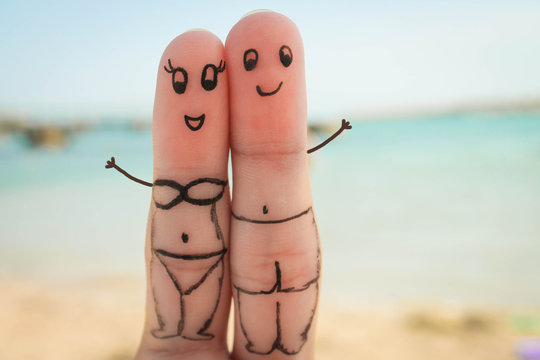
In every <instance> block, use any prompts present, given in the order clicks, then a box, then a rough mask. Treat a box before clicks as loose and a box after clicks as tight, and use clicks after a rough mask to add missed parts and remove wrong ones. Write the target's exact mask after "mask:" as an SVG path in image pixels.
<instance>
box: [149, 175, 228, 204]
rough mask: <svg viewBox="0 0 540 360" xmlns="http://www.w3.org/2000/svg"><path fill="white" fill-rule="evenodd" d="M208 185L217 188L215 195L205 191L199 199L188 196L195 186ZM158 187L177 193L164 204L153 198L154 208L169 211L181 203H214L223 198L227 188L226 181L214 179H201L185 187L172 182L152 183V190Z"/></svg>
mask: <svg viewBox="0 0 540 360" xmlns="http://www.w3.org/2000/svg"><path fill="white" fill-rule="evenodd" d="M208 184H211V185H215V186H217V187H218V189H217V190H218V192H217V193H216V192H214V191H212V192H211V194H208V191H206V192H205V195H202V196H201V197H197V196H195V195H194V197H191V196H190V195H189V192H190V190H194V189H196V188H197V186H199V187H201V186H203V185H206V186H208ZM160 186H167V187H170V188H172V189H174V190H176V191H178V196H176V197H175V198H173V199H172V200H171V201H169V202H168V203H166V204H163V203H160V202H158V201H157V200H156V199H155V197H153V199H154V203H155V204H156V207H157V208H158V209H163V210H169V209H171V208H172V207H174V206H176V205H178V204H180V203H181V202H182V201H185V202H187V203H189V204H192V205H198V206H205V205H211V204H214V203H216V202H217V201H218V200H219V199H221V198H222V197H223V193H224V192H225V186H227V180H225V181H224V180H219V179H214V178H201V179H197V180H193V181H191V182H190V183H188V184H187V185H185V186H184V185H180V184H179V183H177V182H176V181H174V180H165V179H158V180H156V181H154V190H156V189H157V188H158V187H160Z"/></svg>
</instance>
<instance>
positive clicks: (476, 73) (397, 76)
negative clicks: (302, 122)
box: [0, 0, 540, 121]
mask: <svg viewBox="0 0 540 360" xmlns="http://www.w3.org/2000/svg"><path fill="white" fill-rule="evenodd" d="M260 8H263V9H271V10H275V11H278V12H281V13H283V14H285V15H287V16H288V17H290V18H291V19H292V20H293V21H294V22H295V23H296V24H297V25H298V28H299V29H300V32H301V33H302V36H303V39H304V44H305V53H306V81H307V87H308V88H307V89H308V114H309V116H310V117H311V118H328V119H334V118H342V117H354V116H356V115H358V114H364V113H377V112H385V111H390V112H391V111H396V110H400V109H411V108H433V107H441V106H442V107H446V106H452V105H456V104H458V105H459V104H464V103H466V104H469V103H474V102H477V101H481V102H492V101H515V100H520V99H531V98H540V1H536V0H507V1H502V0H489V1H488V0H476V1H473V0H452V1H448V0H431V1H427V0H423V1H421V0H396V1H390V0H380V1H332V2H330V1H325V2H317V1H314V0H312V1H271V2H270V1H257V0H252V1H229V2H224V1H129V2H123V1H84V2H83V1H55V0H50V1H6V0H2V1H0V49H1V50H0V114H11V115H14V116H20V117H23V118H26V119H32V120H37V121H45V120H51V119H57V120H68V121H69V120H79V119H103V118H134V119H148V120H149V119H150V118H151V113H152V104H153V98H154V88H155V79H156V73H157V70H158V65H159V64H158V63H159V59H160V56H161V53H162V51H163V50H164V49H165V47H166V46H167V44H168V42H169V41H170V40H172V39H173V38H174V37H175V36H177V35H178V34H180V33H182V32H184V31H186V30H188V29H191V28H206V29H208V30H210V31H212V32H214V33H215V34H216V35H218V37H220V38H221V39H222V41H225V39H226V37H227V33H228V31H229V29H230V28H231V27H232V26H233V25H234V24H235V23H236V22H237V21H238V20H239V19H240V17H241V16H242V15H244V14H245V13H246V12H248V11H251V10H254V9H260Z"/></svg>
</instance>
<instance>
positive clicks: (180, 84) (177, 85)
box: [163, 59, 188, 94]
mask: <svg viewBox="0 0 540 360" xmlns="http://www.w3.org/2000/svg"><path fill="white" fill-rule="evenodd" d="M168 63H169V68H167V66H164V67H163V68H164V69H165V71H166V72H168V73H170V74H172V86H173V89H174V91H175V92H176V93H177V94H183V93H184V92H185V91H186V86H187V82H188V76H187V72H186V70H184V69H183V68H181V67H173V66H172V64H171V59H168Z"/></svg>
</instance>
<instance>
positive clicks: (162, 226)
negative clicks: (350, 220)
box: [141, 31, 230, 351]
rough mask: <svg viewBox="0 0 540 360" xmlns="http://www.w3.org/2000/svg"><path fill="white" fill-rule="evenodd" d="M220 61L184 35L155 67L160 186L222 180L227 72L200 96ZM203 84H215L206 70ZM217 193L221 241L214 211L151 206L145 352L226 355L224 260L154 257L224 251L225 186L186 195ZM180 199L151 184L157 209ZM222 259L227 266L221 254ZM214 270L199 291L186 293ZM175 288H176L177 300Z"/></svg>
mask: <svg viewBox="0 0 540 360" xmlns="http://www.w3.org/2000/svg"><path fill="white" fill-rule="evenodd" d="M169 60H170V64H171V65H172V67H173V69H174V68H177V67H182V68H183V69H184V70H185V71H186V72H187V75H188V76H187V79H188V81H187V86H186V87H185V91H184V92H183V93H182V94H178V93H177V92H176V91H175V89H174V87H173V81H172V79H173V78H172V74H171V68H170V65H169ZM224 60H225V54H224V48H223V44H222V43H221V41H220V40H219V39H218V38H217V37H216V36H215V35H212V34H211V33H209V32H206V31H191V32H187V33H184V34H182V35H180V36H178V37H177V38H176V39H174V40H173V41H172V42H171V43H170V44H169V46H168V47H167V49H166V50H165V52H164V54H163V56H162V58H161V60H160V64H159V68H158V77H157V85H156V98H155V103H154V115H153V123H152V135H153V140H154V141H153V144H154V183H155V182H156V180H158V179H167V180H173V181H175V182H177V183H179V184H181V185H183V186H185V185H186V184H188V183H189V182H191V181H193V180H195V179H199V178H216V179H220V180H227V157H228V148H229V143H228V137H227V136H226V134H227V133H228V127H229V124H228V83H227V76H226V71H224V72H219V73H218V74H217V86H216V87H215V88H214V89H213V90H211V91H208V90H205V89H204V88H203V86H202V84H201V77H202V73H203V68H204V67H205V65H207V64H213V65H215V66H216V67H219V64H220V61H224ZM206 79H213V73H212V71H211V70H210V69H209V70H208V71H207V76H206ZM177 80H178V81H183V80H185V77H184V76H183V75H180V74H178V77H177ZM202 114H204V116H205V119H204V123H202V126H200V125H201V123H198V122H197V121H194V122H190V123H189V125H191V127H192V128H195V129H196V130H193V129H192V128H190V126H188V125H187V124H186V121H185V115H187V116H190V117H193V118H197V117H199V116H200V115H202ZM198 127H200V128H198ZM197 128H198V129H197ZM224 134H225V135H224ZM222 191H224V194H223V197H222V198H221V199H220V200H218V201H217V202H216V203H215V207H216V214H215V215H216V217H217V219H219V225H220V226H221V233H222V234H224V238H219V235H218V231H217V230H216V220H215V218H212V212H211V211H212V206H213V205H204V206H200V205H194V204H191V203H188V202H187V201H182V202H180V203H179V204H177V205H176V206H174V207H172V208H171V209H168V210H165V209H161V208H158V207H157V206H156V204H155V203H154V202H152V205H151V207H150V216H149V219H150V224H149V233H148V235H147V236H148V239H149V240H147V249H146V255H147V261H148V269H149V291H148V298H149V301H148V305H147V306H148V308H147V314H148V316H149V318H148V319H147V324H146V330H145V334H146V335H145V336H144V337H143V343H142V344H141V349H143V350H145V351H146V350H148V349H152V348H159V347H160V346H162V345H161V344H160V343H159V342H160V341H168V340H163V339H168V338H174V339H176V344H179V346H182V347H183V348H184V349H188V350H189V349H190V348H193V349H196V348H197V346H200V345H197V344H200V343H201V342H202V343H205V344H206V345H204V346H205V348H206V349H214V348H215V349H217V350H219V351H222V350H221V349H223V348H225V329H226V319H227V316H228V306H229V305H228V304H229V301H228V299H229V297H230V290H229V285H228V281H229V280H228V275H227V274H226V271H225V270H226V267H225V265H224V263H223V261H221V259H223V256H222V255H221V256H220V255H216V256H214V257H212V258H211V259H208V258H204V259H200V260H199V259H197V260H185V259H178V258H174V257H171V256H164V255H163V253H160V252H158V251H164V252H167V253H170V254H173V255H176V256H186V255H187V256H192V255H203V256H204V255H208V254H211V253H216V252H219V251H221V250H223V249H224V248H228V232H229V231H228V223H229V216H230V207H229V195H228V187H225V188H224V187H223V186H222V185H216V184H210V183H203V184H199V185H196V186H194V187H192V188H191V189H190V190H189V192H188V194H189V196H190V197H191V198H194V199H204V198H212V197H214V196H215V195H216V194H218V193H220V192H222ZM178 194H179V191H178V190H175V189H173V188H171V187H168V186H157V184H156V185H154V188H153V194H152V195H153V200H154V201H156V202H157V203H160V204H167V203H168V202H170V201H171V200H173V199H174V198H175V197H176V196H177V195H178ZM225 260H228V256H227V255H226V256H225ZM215 264H217V265H216V266H214V267H213V270H212V271H211V272H210V273H208V274H207V277H205V278H204V279H205V280H204V281H203V282H202V283H200V285H198V286H197V287H196V288H195V289H194V290H192V291H187V289H189V288H190V287H192V286H193V285H194V284H197V283H198V282H199V281H200V280H201V278H202V277H203V276H204V275H205V274H206V273H207V272H208V269H209V268H211V267H212V266H213V265H215ZM171 276H172V277H174V278H175V280H176V281H173V280H172V278H171ZM176 286H179V287H180V288H181V291H182V294H181V293H180V292H179V290H178V289H177V288H176ZM216 304H217V305H216ZM216 306H217V310H216ZM208 319H211V321H210V322H209V324H210V325H209V326H207V325H205V323H207V320H208ZM179 324H181V325H179ZM202 328H204V331H201V329H202ZM150 334H151V335H150ZM193 340H202V341H193ZM141 351H142V350H141Z"/></svg>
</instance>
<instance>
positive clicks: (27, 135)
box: [0, 98, 540, 148]
mask: <svg viewBox="0 0 540 360" xmlns="http://www.w3.org/2000/svg"><path fill="white" fill-rule="evenodd" d="M501 113H503V114H504V113H540V98H531V99H520V100H515V101H485V102H478V101H477V102H470V103H461V104H453V105H452V104H450V105H443V106H431V107H404V108H396V109H393V110H372V111H362V112H358V113H356V114H353V115H352V116H348V117H347V120H349V121H351V122H371V121H388V120H400V119H403V120H406V119H411V118H430V117H443V116H452V115H459V114H501ZM340 120H341V118H335V119H333V118H332V119H330V118H328V117H326V118H321V117H312V118H310V119H309V120H308V132H309V133H310V134H312V135H324V134H327V135H328V134H331V133H333V132H334V131H336V129H337V126H339V124H340ZM151 126H152V124H151V119H150V118H141V117H133V118H129V117H116V118H115V117H108V118H94V119H82V118H80V119H77V118H71V119H69V120H66V119H62V118H60V117H58V118H57V119H54V118H49V119H38V118H35V117H31V116H23V115H13V114H9V113H2V112H0V135H2V134H7V135H10V134H18V135H22V136H23V138H24V139H25V142H26V144H27V145H28V146H29V147H31V148H34V147H37V148H39V147H43V148H62V147H64V146H65V145H67V143H68V142H69V141H70V138H71V137H72V136H73V135H75V134H79V133H84V132H89V131H93V130H96V129H112V128H114V129H123V130H132V131H144V130H149V129H151Z"/></svg>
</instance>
